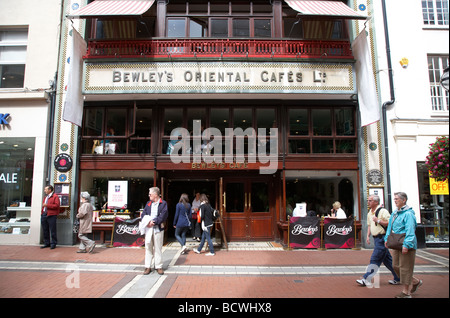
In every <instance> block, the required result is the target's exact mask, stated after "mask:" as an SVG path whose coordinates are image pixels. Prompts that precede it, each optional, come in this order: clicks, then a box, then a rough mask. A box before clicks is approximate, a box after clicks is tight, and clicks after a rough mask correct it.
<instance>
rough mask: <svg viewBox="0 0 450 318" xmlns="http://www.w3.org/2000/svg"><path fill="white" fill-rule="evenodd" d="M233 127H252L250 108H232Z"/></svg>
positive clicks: (243, 128)
mask: <svg viewBox="0 0 450 318" xmlns="http://www.w3.org/2000/svg"><path fill="white" fill-rule="evenodd" d="M233 124H234V128H238V127H240V128H242V130H245V129H247V128H248V127H252V110H251V109H242V108H241V109H239V108H237V109H235V110H234V122H233Z"/></svg>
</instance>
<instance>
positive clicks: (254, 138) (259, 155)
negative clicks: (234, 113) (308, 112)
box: [167, 120, 278, 174]
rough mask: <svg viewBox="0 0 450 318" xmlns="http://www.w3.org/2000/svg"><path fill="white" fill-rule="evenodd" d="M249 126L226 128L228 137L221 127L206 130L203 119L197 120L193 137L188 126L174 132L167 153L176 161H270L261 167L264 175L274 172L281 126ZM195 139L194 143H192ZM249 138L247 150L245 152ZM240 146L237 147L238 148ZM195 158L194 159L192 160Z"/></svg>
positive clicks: (194, 124) (210, 162) (209, 162)
mask: <svg viewBox="0 0 450 318" xmlns="http://www.w3.org/2000/svg"><path fill="white" fill-rule="evenodd" d="M266 130H267V129H266V128H258V131H256V129H254V128H252V127H249V128H247V129H245V130H243V129H242V128H239V127H238V128H234V129H233V128H225V137H224V138H223V137H222V133H221V131H220V130H219V129H217V128H214V127H210V128H207V129H205V130H203V132H202V125H201V120H194V121H193V130H192V136H191V134H190V132H189V131H188V130H187V129H186V128H182V127H178V128H175V129H174V130H172V132H171V133H170V142H169V146H168V152H167V154H170V160H171V161H172V162H173V163H181V162H182V163H192V162H193V163H201V162H202V161H203V162H205V163H206V164H212V163H215V164H221V163H223V162H224V163H240V164H243V163H244V162H245V157H247V162H248V163H256V162H257V159H258V162H259V163H261V164H268V165H266V166H260V168H259V172H260V173H261V174H273V173H275V172H276V171H277V168H278V128H270V129H269V134H268V135H267V132H266ZM222 140H224V141H225V154H222V144H223V143H222ZM191 141H192V145H191ZM245 141H247V151H245V149H244V148H245ZM234 145H236V149H234ZM191 158H192V160H193V161H192V162H191Z"/></svg>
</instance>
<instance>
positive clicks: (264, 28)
mask: <svg viewBox="0 0 450 318" xmlns="http://www.w3.org/2000/svg"><path fill="white" fill-rule="evenodd" d="M255 37H256V38H270V37H272V24H271V21H270V20H255Z"/></svg>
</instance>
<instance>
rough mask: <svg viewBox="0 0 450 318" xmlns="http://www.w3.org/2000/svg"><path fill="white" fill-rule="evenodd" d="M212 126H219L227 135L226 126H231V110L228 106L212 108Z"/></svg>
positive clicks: (223, 133) (223, 134)
mask: <svg viewBox="0 0 450 318" xmlns="http://www.w3.org/2000/svg"><path fill="white" fill-rule="evenodd" d="M210 116H211V118H210V125H211V127H214V128H217V129H219V130H220V132H221V133H222V136H225V128H228V127H229V121H230V120H229V116H230V110H229V109H228V108H211V115H210Z"/></svg>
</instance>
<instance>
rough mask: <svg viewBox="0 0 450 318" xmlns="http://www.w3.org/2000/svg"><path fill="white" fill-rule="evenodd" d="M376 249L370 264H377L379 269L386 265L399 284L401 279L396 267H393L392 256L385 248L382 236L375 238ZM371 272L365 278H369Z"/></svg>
mask: <svg viewBox="0 0 450 318" xmlns="http://www.w3.org/2000/svg"><path fill="white" fill-rule="evenodd" d="M373 240H374V243H375V247H374V249H373V253H372V256H371V257H370V264H375V265H377V266H378V267H380V265H381V264H384V266H386V268H387V269H388V270H390V271H391V273H392V275H393V276H394V280H395V281H397V282H399V281H400V278H399V277H398V275H397V273H396V272H395V270H394V267H393V266H392V256H391V253H389V249H387V248H386V246H384V239H383V237H382V236H378V237H374V238H373ZM370 274H371V272H367V273H365V274H364V276H363V277H364V278H367V277H368V276H369V275H370Z"/></svg>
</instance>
